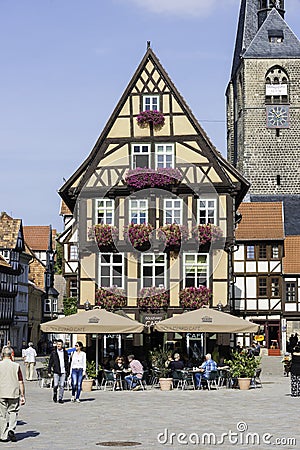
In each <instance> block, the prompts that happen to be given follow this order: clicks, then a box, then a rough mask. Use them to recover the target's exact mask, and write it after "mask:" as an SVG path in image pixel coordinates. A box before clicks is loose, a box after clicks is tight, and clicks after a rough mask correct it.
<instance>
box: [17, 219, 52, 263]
mask: <svg viewBox="0 0 300 450" xmlns="http://www.w3.org/2000/svg"><path fill="white" fill-rule="evenodd" d="M23 228H24V239H25V242H26V244H27V245H28V247H30V248H31V250H33V252H34V254H35V256H36V258H38V259H39V260H40V261H41V262H42V263H43V264H44V265H45V266H46V262H47V249H48V242H49V233H50V229H51V227H50V226H48V225H33V226H24V227H23ZM55 238H56V230H55V229H53V230H52V239H53V243H54V244H53V246H54V250H55V242H56V241H55Z"/></svg>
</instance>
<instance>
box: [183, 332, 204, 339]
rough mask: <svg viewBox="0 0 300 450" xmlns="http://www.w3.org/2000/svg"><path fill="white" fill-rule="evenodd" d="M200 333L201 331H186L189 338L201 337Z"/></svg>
mask: <svg viewBox="0 0 300 450" xmlns="http://www.w3.org/2000/svg"><path fill="white" fill-rule="evenodd" d="M201 334H202V333H186V336H187V337H189V338H190V339H197V340H198V339H201Z"/></svg>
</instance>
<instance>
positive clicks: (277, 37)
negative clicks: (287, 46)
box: [268, 30, 283, 44]
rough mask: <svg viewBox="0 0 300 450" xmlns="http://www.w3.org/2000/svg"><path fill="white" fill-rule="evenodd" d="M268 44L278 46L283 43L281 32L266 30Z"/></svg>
mask: <svg viewBox="0 0 300 450" xmlns="http://www.w3.org/2000/svg"><path fill="white" fill-rule="evenodd" d="M268 38H269V42H272V43H273V44H279V43H280V42H283V31H282V30H268Z"/></svg>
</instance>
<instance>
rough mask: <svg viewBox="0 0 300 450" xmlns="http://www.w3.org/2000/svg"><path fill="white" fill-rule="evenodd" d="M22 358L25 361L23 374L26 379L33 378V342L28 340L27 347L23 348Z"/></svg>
mask: <svg viewBox="0 0 300 450" xmlns="http://www.w3.org/2000/svg"><path fill="white" fill-rule="evenodd" d="M23 355H24V356H23V359H24V363H25V376H26V380H27V381H32V380H33V371H34V366H35V364H36V356H37V355H36V351H35V349H34V348H33V343H32V342H28V348H26V349H25V350H24V354H23Z"/></svg>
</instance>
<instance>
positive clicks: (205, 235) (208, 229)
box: [192, 223, 223, 246]
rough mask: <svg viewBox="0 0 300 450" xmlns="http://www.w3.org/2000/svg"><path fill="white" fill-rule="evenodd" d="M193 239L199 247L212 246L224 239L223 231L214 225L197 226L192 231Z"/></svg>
mask: <svg viewBox="0 0 300 450" xmlns="http://www.w3.org/2000/svg"><path fill="white" fill-rule="evenodd" d="M192 237H193V238H194V239H196V242H198V244H199V246H205V245H210V244H211V243H215V242H219V241H220V240H221V238H222V237H223V231H222V230H221V228H220V227H218V226H217V225H213V224H210V223H208V224H206V225H202V224H201V225H197V226H196V227H194V228H193V230H192Z"/></svg>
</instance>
